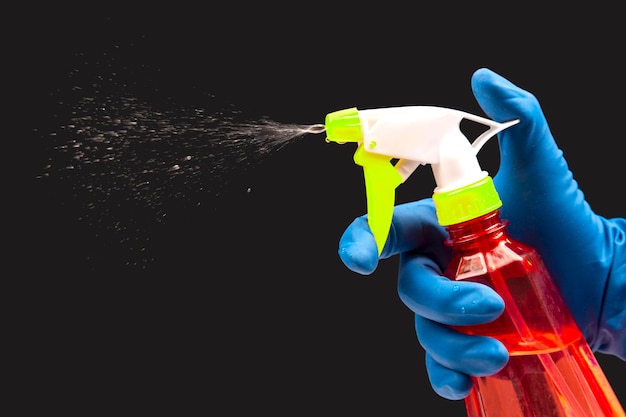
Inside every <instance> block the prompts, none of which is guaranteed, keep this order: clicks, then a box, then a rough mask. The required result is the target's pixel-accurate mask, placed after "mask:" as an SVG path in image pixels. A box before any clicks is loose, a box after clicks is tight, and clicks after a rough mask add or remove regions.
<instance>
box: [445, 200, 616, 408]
mask: <svg viewBox="0 0 626 417" xmlns="http://www.w3.org/2000/svg"><path fill="white" fill-rule="evenodd" d="M446 229H447V231H448V233H449V237H450V238H449V240H448V241H447V244H448V245H450V246H451V248H452V249H453V253H454V254H453V258H452V260H451V263H450V265H449V266H448V268H447V269H446V271H445V273H444V275H446V276H447V277H448V278H450V279H453V280H471V281H474V282H480V283H483V284H485V285H488V286H490V287H491V288H493V289H494V290H495V291H497V292H498V293H499V294H500V295H501V296H502V298H503V299H504V302H505V311H504V313H503V314H502V315H501V316H500V317H499V318H498V319H496V320H495V321H493V322H491V323H487V324H481V325H475V326H457V327H455V329H457V330H459V331H462V332H465V333H470V334H480V335H487V336H492V337H495V338H497V339H498V340H500V341H501V342H502V343H504V345H505V346H506V347H507V349H508V351H509V355H510V359H509V362H508V364H507V365H506V366H505V367H504V369H502V370H501V371H500V372H498V373H497V374H495V375H492V376H488V377H474V378H473V381H474V387H473V389H472V391H471V394H470V395H469V396H468V397H466V399H465V405H466V410H467V415H468V416H469V417H507V416H511V417H512V416H516V417H517V416H519V417H521V416H524V417H531V416H533V417H566V416H567V417H608V416H625V415H626V414H625V413H624V410H623V408H622V406H621V405H620V402H619V400H618V399H617V397H616V395H615V393H614V391H613V389H612V388H611V386H610V385H609V382H608V380H607V379H606V377H605V375H604V373H603V371H602V369H601V368H600V366H599V364H598V362H597V361H596V358H595V356H594V354H593V353H592V351H591V349H590V347H589V345H588V344H587V342H586V340H585V338H584V337H583V335H582V333H581V331H580V330H579V328H578V327H577V325H576V323H575V322H574V319H573V318H572V316H571V314H570V311H569V310H568V308H567V306H566V304H565V303H564V301H563V299H562V298H561V295H560V293H559V291H558V290H557V288H556V286H555V284H554V282H553V280H552V278H551V277H550V274H549V273H548V271H547V270H546V268H545V266H544V264H543V261H542V260H541V257H540V256H539V254H538V253H537V252H536V251H535V250H534V249H533V248H532V247H529V246H528V245H526V244H524V243H521V242H519V241H517V240H515V239H513V238H512V237H511V236H510V235H509V234H508V232H507V222H506V221H505V220H503V219H501V217H500V211H499V210H498V209H496V210H492V211H490V212H488V213H487V214H484V215H481V216H479V217H477V218H474V219H470V220H467V221H464V222H461V223H457V224H451V225H448V226H446Z"/></svg>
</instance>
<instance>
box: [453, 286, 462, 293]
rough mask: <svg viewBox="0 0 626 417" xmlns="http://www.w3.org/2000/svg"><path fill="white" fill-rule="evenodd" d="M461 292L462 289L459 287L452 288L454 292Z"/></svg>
mask: <svg viewBox="0 0 626 417" xmlns="http://www.w3.org/2000/svg"><path fill="white" fill-rule="evenodd" d="M460 290H461V287H459V286H458V285H453V286H452V291H454V292H459V291H460Z"/></svg>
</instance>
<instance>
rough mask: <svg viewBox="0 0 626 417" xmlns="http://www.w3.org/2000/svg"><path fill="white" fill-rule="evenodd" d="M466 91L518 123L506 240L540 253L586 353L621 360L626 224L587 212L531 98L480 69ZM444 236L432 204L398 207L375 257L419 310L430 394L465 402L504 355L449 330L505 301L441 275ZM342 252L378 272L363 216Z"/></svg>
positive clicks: (359, 267)
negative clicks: (392, 264)
mask: <svg viewBox="0 0 626 417" xmlns="http://www.w3.org/2000/svg"><path fill="white" fill-rule="evenodd" d="M472 90H473V92H474V95H475V97H476V99H477V101H478V103H479V104H480V106H481V108H482V109H483V110H484V111H485V113H486V114H487V115H488V116H489V117H490V118H491V119H493V120H495V121H498V122H504V121H508V120H511V119H520V123H518V124H517V125H514V126H512V127H509V128H508V129H506V130H504V131H503V132H500V133H499V135H498V140H499V146H500V153H501V158H500V161H501V162H500V167H499V170H498V173H497V175H496V176H495V177H494V182H495V185H496V189H497V190H498V193H499V195H500V198H501V200H502V202H503V206H502V208H501V210H500V211H501V216H502V218H503V219H506V220H509V221H510V224H509V229H508V230H509V232H510V234H511V236H513V237H515V238H516V239H519V240H520V241H522V242H526V243H528V244H530V245H531V246H534V247H535V248H536V249H537V250H538V252H539V254H540V255H541V256H542V257H543V259H544V262H545V264H546V266H547V267H548V269H549V270H550V272H551V273H552V276H553V279H554V280H555V282H556V285H557V286H558V288H559V290H560V291H561V293H562V295H563V298H564V299H565V301H566V303H567V305H568V307H569V308H570V310H571V312H572V314H573V316H574V319H575V320H576V323H577V324H578V326H579V327H580V329H581V331H582V332H583V334H584V336H585V338H586V339H587V341H588V343H589V345H590V346H591V348H592V350H594V351H597V352H602V353H606V354H612V355H615V356H618V357H620V358H621V359H624V360H626V233H625V232H626V220H624V219H622V218H616V219H606V218H604V217H602V216H600V215H597V214H595V213H594V212H593V210H592V209H591V208H590V206H589V204H588V203H587V202H586V201H585V198H584V195H583V193H582V192H581V190H579V189H578V184H577V183H576V181H575V180H574V179H573V176H572V173H571V172H570V171H569V169H568V166H567V162H566V161H565V159H564V157H563V153H562V151H561V150H560V149H559V148H558V147H557V145H556V143H555V141H554V138H553V137H552V134H551V132H550V129H549V127H548V124H547V122H546V119H545V117H544V114H543V111H542V109H541V107H540V105H539V103H538V101H537V100H536V98H535V97H534V96H533V95H532V94H531V93H529V92H527V91H524V90H522V89H520V88H519V87H517V86H515V85H514V84H512V83H511V82H509V81H508V80H506V79H504V78H503V77H501V76H500V75H498V74H496V73H494V72H493V71H491V70H489V69H486V68H482V69H479V70H477V71H476V72H475V73H474V74H473V76H472ZM446 237H447V233H446V232H445V229H443V228H442V227H441V226H439V225H438V222H437V217H436V214H435V209H434V207H433V204H432V200H431V199H424V200H420V201H417V202H413V203H407V204H403V205H398V206H396V207H395V210H394V216H393V222H392V227H391V230H390V233H389V237H388V239H387V243H386V244H385V247H384V249H383V251H382V254H381V255H380V258H381V259H383V258H388V257H391V256H394V255H398V254H399V256H400V270H399V279H398V292H399V295H400V298H401V299H402V301H403V302H404V303H405V304H406V305H407V307H408V308H409V309H411V310H412V311H413V312H414V313H415V328H416V332H417V337H418V339H419V342H420V344H421V345H422V346H423V348H424V350H425V351H426V368H427V371H428V376H429V378H430V382H431V385H432V386H433V389H434V390H435V392H437V393H438V394H439V395H441V396H442V397H444V398H448V399H461V398H464V397H465V396H467V395H468V394H469V392H470V390H471V379H470V376H484V375H491V374H493V373H495V372H497V371H499V370H500V369H501V368H502V367H503V366H504V365H505V364H506V362H507V360H508V353H507V352H506V349H505V348H504V346H503V345H502V344H501V343H500V342H498V341H497V340H495V339H492V338H489V337H483V336H470V335H465V334H461V333H458V332H456V331H453V330H452V329H450V328H449V327H448V326H446V325H466V324H476V323H482V322H488V321H491V320H493V319H495V318H496V317H497V316H499V315H500V313H501V312H502V310H503V308H504V305H503V301H502V299H501V298H500V297H499V296H498V295H497V294H496V293H495V292H494V291H493V290H491V289H490V288H488V287H486V286H484V285H481V284H476V283H472V282H454V283H452V282H451V281H449V280H448V279H447V278H444V277H442V276H441V273H442V271H443V270H444V268H445V266H446V265H447V264H448V262H449V260H450V252H449V248H448V247H446V246H444V244H443V241H444V239H445V238H446ZM339 255H340V257H341V259H342V261H343V262H344V264H345V265H346V266H347V267H348V268H350V269H351V270H353V271H355V272H358V273H360V274H363V275H369V274H371V273H372V272H373V271H374V270H375V269H376V266H377V264H378V261H379V258H378V256H377V248H376V243H375V241H374V238H373V236H372V234H371V232H370V231H369V227H368V225H367V216H366V215H365V216H362V217H359V218H357V219H355V220H354V222H352V224H350V225H349V226H348V228H347V229H346V231H345V232H344V234H343V236H342V237H341V240H340V243H339ZM453 285H455V286H458V290H457V291H453V289H452V286H453ZM466 300H472V302H467V301H466ZM461 305H463V306H466V309H465V313H463V314H458V311H459V310H460V309H459V306H461ZM467 306H470V307H467Z"/></svg>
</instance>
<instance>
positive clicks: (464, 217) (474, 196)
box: [433, 176, 502, 226]
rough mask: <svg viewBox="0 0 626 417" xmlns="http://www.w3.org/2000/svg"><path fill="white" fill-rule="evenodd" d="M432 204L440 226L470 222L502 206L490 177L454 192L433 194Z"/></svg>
mask: <svg viewBox="0 0 626 417" xmlns="http://www.w3.org/2000/svg"><path fill="white" fill-rule="evenodd" d="M433 202H434V203H435V209H436V210H437V218H438V220H439V224H440V225H442V226H448V225H450V224H457V223H462V222H465V221H468V220H472V219H475V218H477V217H480V216H482V215H484V214H487V213H489V212H491V211H493V210H495V209H497V208H499V207H501V206H502V201H501V200H500V196H499V195H498V192H497V191H496V187H495V186H494V184H493V179H492V178H491V177H490V176H486V177H485V178H483V179H481V180H479V181H476V182H475V183H472V184H469V185H467V186H465V187H461V188H458V189H456V190H452V191H445V192H442V193H437V192H435V193H433Z"/></svg>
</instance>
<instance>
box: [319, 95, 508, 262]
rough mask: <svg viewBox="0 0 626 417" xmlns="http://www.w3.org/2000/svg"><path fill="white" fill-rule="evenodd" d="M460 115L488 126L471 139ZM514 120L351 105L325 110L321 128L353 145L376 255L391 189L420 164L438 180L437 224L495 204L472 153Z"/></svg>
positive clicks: (388, 219) (387, 220)
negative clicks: (363, 186)
mask: <svg viewBox="0 0 626 417" xmlns="http://www.w3.org/2000/svg"><path fill="white" fill-rule="evenodd" d="M463 119H467V120H471V121H474V122H477V123H480V124H482V125H485V126H487V127H488V129H487V130H486V131H484V132H483V133H482V134H480V135H479V136H478V137H477V138H476V139H475V140H474V141H473V142H470V141H469V140H468V138H467V137H465V135H464V134H463V133H462V132H461V129H460V125H461V121H462V120H463ZM518 122H519V120H512V121H509V122H505V123H498V122H495V121H493V120H490V119H486V118H484V117H480V116H476V115H473V114H471V113H466V112H463V111H459V110H453V109H448V108H445V107H436V106H404V107H388V108H380V109H367V110H358V109H357V108H355V107H353V108H348V109H344V110H339V111H336V112H333V113H329V114H327V115H326V120H325V127H326V134H327V141H331V142H336V143H346V142H356V143H357V144H358V147H357V150H356V152H355V154H354V161H355V162H356V163H357V164H358V165H361V166H362V167H363V172H364V176H365V188H366V195H367V213H368V223H369V226H370V229H371V230H372V233H373V235H374V238H375V240H376V243H377V245H378V252H379V254H380V253H381V252H382V248H383V247H384V244H385V241H386V240H387V234H388V233H389V227H390V226H391V218H392V215H393V206H394V202H395V189H396V188H397V187H398V186H399V185H400V184H401V183H403V182H404V181H406V179H407V178H408V177H409V176H410V175H411V174H412V173H413V172H414V171H415V169H417V167H418V166H420V165H425V164H430V165H431V167H432V170H433V175H434V177H435V181H436V183H437V188H436V189H435V190H434V194H433V199H434V200H435V206H436V208H437V215H438V218H439V222H440V223H441V224H442V225H446V224H452V223H457V222H461V221H465V220H469V219H471V218H474V217H478V216H479V215H481V214H484V213H485V212H486V210H491V209H493V208H495V207H499V205H501V202H500V199H499V197H498V196H497V193H496V192H495V188H494V187H493V182H492V181H491V177H489V176H488V174H487V173H486V172H485V171H483V170H482V169H481V168H480V165H479V164H478V159H477V157H476V155H477V153H478V151H479V150H480V149H481V148H482V146H483V145H484V144H485V143H486V142H487V140H489V139H490V138H492V137H493V136H495V135H496V134H497V133H499V132H500V131H502V130H504V129H506V128H508V127H509V126H512V125H514V124H516V123H518ZM394 161H395V162H394Z"/></svg>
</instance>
